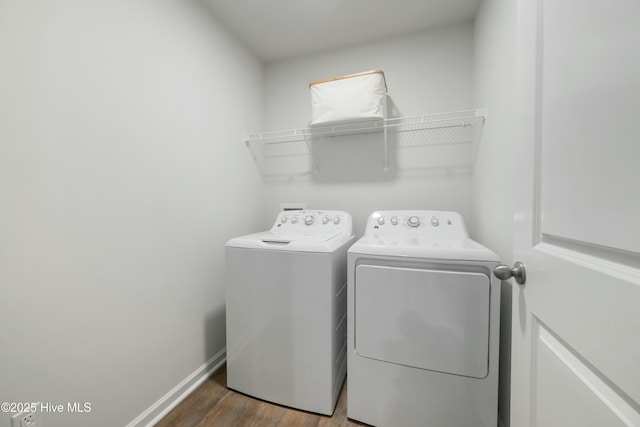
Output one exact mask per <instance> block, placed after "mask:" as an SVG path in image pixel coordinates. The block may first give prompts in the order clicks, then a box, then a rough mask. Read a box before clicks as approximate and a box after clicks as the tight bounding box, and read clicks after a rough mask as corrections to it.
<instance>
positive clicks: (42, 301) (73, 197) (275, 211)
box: [0, 0, 637, 427]
mask: <svg viewBox="0 0 640 427" xmlns="http://www.w3.org/2000/svg"><path fill="white" fill-rule="evenodd" d="M519 3H527V4H529V3H537V2H527V1H525V0H520V1H518V2H515V1H509V0H456V1H448V0H430V1H421V0H406V1H404V0H403V1H396V2H391V3H383V2H377V1H373V2H371V1H365V0H357V1H352V2H350V3H345V2H340V1H334V0H332V1H328V2H326V1H325V2H312V1H291V0H278V1H276V2H260V1H256V0H243V1H237V2H230V1H224V0H187V1H177V0H176V1H163V2H151V1H121V0H118V1H92V2H86V1H79V0H61V1H56V2H45V1H31V2H16V1H12V0H0V58H1V59H0V61H1V66H0V280H1V281H2V284H1V286H0V325H2V327H1V328H0V342H2V350H1V351H0V400H1V401H3V402H5V401H6V402H31V403H33V404H35V402H37V404H38V405H42V403H44V404H45V405H50V406H46V407H45V408H44V409H43V410H42V411H40V412H42V413H41V414H40V415H39V416H40V417H41V418H39V419H38V422H39V424H38V425H42V426H44V427H55V426H65V427H80V426H85V425H92V426H138V425H140V426H142V425H154V424H155V423H156V422H159V421H160V420H161V419H162V417H163V416H166V414H167V413H168V412H169V411H170V410H171V409H172V408H173V407H175V406H176V405H177V404H178V403H179V402H180V401H182V400H183V399H184V398H185V397H186V396H188V395H189V393H191V392H192V391H193V390H194V389H195V388H196V387H197V386H198V385H199V384H200V383H202V382H203V381H204V380H205V379H206V378H207V377H208V376H209V375H211V374H212V372H214V371H215V370H216V369H219V368H220V367H222V366H224V363H225V358H226V351H227V339H226V333H227V331H226V327H227V325H226V320H225V318H226V316H227V315H228V313H226V308H225V297H226V294H227V291H226V286H227V282H228V280H229V278H228V275H227V271H226V270H227V265H226V264H225V262H226V260H225V244H226V243H227V242H229V241H230V239H232V238H235V237H238V236H243V235H249V234H251V233H258V232H261V231H264V230H268V229H270V228H271V227H272V226H274V221H276V220H278V221H279V220H280V218H281V216H280V215H281V213H282V211H283V209H290V208H292V209H294V208H302V209H304V210H305V211H318V212H323V211H340V212H345V213H348V214H349V215H350V217H351V218H352V221H353V222H352V226H353V232H352V233H353V235H355V240H357V239H359V238H361V237H362V236H363V234H364V233H365V231H366V226H367V220H368V218H369V216H370V215H371V214H372V213H373V212H376V211H393V210H406V211H410V210H417V211H446V212H457V213H458V214H459V215H460V216H461V218H462V219H463V221H464V224H465V226H466V230H467V232H468V235H469V237H470V238H471V239H473V240H474V241H476V242H478V243H480V244H481V245H483V246H484V247H486V248H489V249H490V250H491V251H493V253H495V254H496V255H497V257H498V259H499V260H500V263H502V264H505V265H507V266H512V265H514V262H515V261H517V260H516V259H514V257H513V250H514V247H513V241H514V216H515V214H516V206H515V203H516V201H515V199H514V197H515V196H514V195H515V188H514V181H515V180H516V179H517V173H516V169H517V166H516V162H515V161H514V158H516V156H517V155H518V152H517V149H518V144H517V143H516V141H517V139H518V133H517V131H518V128H517V124H518V123H519V120H520V121H521V119H522V117H520V116H518V114H517V111H520V110H518V109H517V107H518V98H517V94H518V93H519V92H518V90H519V88H518V86H517V83H518V82H517V76H518V75H519V74H517V70H516V68H517V64H518V62H517V51H518V50H517V46H518V45H517V42H518V37H519V35H518V30H519V29H518V26H517V23H518V5H519ZM368 70H381V71H382V72H384V78H385V83H386V90H387V93H386V102H387V107H386V108H387V117H388V118H389V119H395V118H415V117H418V118H419V119H420V120H427V121H428V120H430V119H434V118H435V119H438V120H442V121H443V123H445V124H446V126H445V127H448V126H449V122H450V121H451V120H452V117H458V116H459V115H460V114H461V112H462V115H463V116H464V118H463V119H460V120H458V119H455V120H457V121H455V125H454V127H459V128H460V129H464V128H465V127H466V126H470V125H469V123H471V124H472V126H473V127H472V132H473V134H472V138H470V139H468V140H465V141H462V142H460V141H455V135H457V134H456V133H455V132H456V130H455V129H454V130H453V131H452V132H453V135H454V136H453V140H454V142H453V143H447V142H446V141H445V142H444V143H443V142H440V141H436V142H434V141H432V140H430V139H429V138H432V136H430V135H436V138H435V139H437V138H439V137H440V136H441V135H444V137H443V138H444V139H446V138H449V137H450V134H448V133H447V132H448V130H447V129H445V130H443V133H439V132H438V131H437V130H436V131H434V132H431V133H430V132H416V135H417V136H414V135H413V134H412V133H411V132H400V131H398V132H394V131H393V130H390V132H389V134H388V135H387V133H386V131H385V132H384V134H383V133H382V132H369V133H363V134H358V135H352V134H351V135H339V136H338V137H336V138H331V141H323V140H322V138H320V139H317V140H313V137H312V136H310V137H309V138H307V139H305V138H299V139H298V140H297V141H295V142H292V143H287V142H284V143H277V144H273V148H274V149H276V150H282V151H281V152H280V153H279V154H276V158H275V160H273V159H271V160H269V159H267V160H266V161H263V160H264V159H261V157H260V156H261V155H263V154H264V152H263V151H262V150H263V149H264V147H260V141H258V142H257V145H252V140H251V135H253V136H254V137H256V138H259V135H261V134H265V135H268V134H269V133H270V132H284V133H286V134H287V135H288V134H295V133H296V129H302V130H304V129H307V130H308V129H309V126H310V118H311V103H310V96H309V91H310V83H311V82H314V81H318V80H322V79H331V78H334V77H337V76H345V75H349V74H352V73H359V72H364V71H368ZM457 115H458V116H457ZM253 142H255V141H253ZM269 162H271V163H269ZM291 212H292V214H291V215H293V212H295V211H291ZM289 218H290V217H288V220H290V219H289ZM331 218H333V216H332V217H331ZM341 218H342V217H341ZM344 218H346V217H344ZM319 220H320V217H318V221H319ZM343 220H344V219H343ZM274 227H275V226H274ZM355 240H354V241H355ZM345 250H346V249H345ZM634 256H635V255H634ZM634 259H636V258H634ZM345 262H346V260H345ZM635 262H637V261H633V263H635ZM489 274H490V273H489ZM493 280H495V279H493ZM517 286H518V284H516V282H515V281H514V280H504V281H502V282H501V285H500V287H499V289H500V297H501V298H500V300H501V301H500V351H499V359H500V370H499V388H498V390H499V391H498V402H499V403H498V408H499V409H498V408H496V411H498V410H499V424H500V425H503V426H509V425H510V419H511V414H510V398H511V366H510V361H511V333H512V330H511V324H512V304H511V301H512V293H513V292H515V289H517ZM348 369H349V368H347V378H349V373H348ZM622 389H624V387H622ZM625 390H626V389H625ZM630 395H631V396H632V398H630V401H633V398H634V397H633V396H635V395H634V394H633V393H630ZM58 404H61V405H64V409H65V410H63V411H55V407H56V406H55V405H58ZM71 404H73V405H76V406H73V405H71ZM87 404H88V406H87ZM68 405H69V406H68ZM78 405H79V406H78ZM83 405H84V406H83ZM631 406H632V407H633V408H635V410H637V407H636V406H633V404H632V405H631ZM72 407H73V408H76V409H78V408H79V407H83V408H85V409H87V410H84V411H82V410H75V411H72V410H71V408H72ZM25 408H26V407H25ZM38 408H40V409H42V406H38ZM52 408H54V410H52ZM16 409H18V407H17V406H16ZM13 412H29V411H28V410H27V411H22V410H17V411H13V410H12V411H5V410H4V408H3V413H1V414H0V425H2V426H9V425H12V426H13V425H14V424H11V420H12V415H13ZM17 425H20V424H17ZM23 425H27V424H23ZM28 425H31V424H28ZM189 425H191V424H189ZM203 425H204V424H203ZM207 425H208V424H207ZM211 425H216V424H211ZM229 425H232V424H229ZM478 425H484V424H478Z"/></svg>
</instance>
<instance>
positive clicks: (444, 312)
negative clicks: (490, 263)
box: [355, 265, 491, 378]
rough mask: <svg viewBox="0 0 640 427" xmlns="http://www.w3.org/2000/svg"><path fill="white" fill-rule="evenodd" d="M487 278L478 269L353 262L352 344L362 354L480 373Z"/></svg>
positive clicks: (485, 359)
mask: <svg viewBox="0 0 640 427" xmlns="http://www.w3.org/2000/svg"><path fill="white" fill-rule="evenodd" d="M490 285H491V283H490V281H489V278H488V277H487V276H486V275H484V274H481V273H464V272H454V271H436V270H419V269H412V268H395V267H382V266H372V265H360V266H358V267H357V268H356V279H355V347H356V352H357V353H358V354H359V355H360V356H363V357H369V358H372V359H377V360H382V361H385V362H390V363H396V364H401V365H405V366H410V367H416V368H420V369H428V370H432V371H438V372H445V373H450V374H456V375H463V376H469V377H474V378H484V377H486V376H487V372H488V369H489V314H490V307H489V305H490V303H489V301H490Z"/></svg>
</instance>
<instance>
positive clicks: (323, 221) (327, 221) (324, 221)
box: [322, 216, 329, 224]
mask: <svg viewBox="0 0 640 427" xmlns="http://www.w3.org/2000/svg"><path fill="white" fill-rule="evenodd" d="M322 223H323V224H329V217H328V216H325V217H324V218H322Z"/></svg>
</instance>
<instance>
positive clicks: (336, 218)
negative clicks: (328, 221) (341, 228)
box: [333, 216, 340, 225]
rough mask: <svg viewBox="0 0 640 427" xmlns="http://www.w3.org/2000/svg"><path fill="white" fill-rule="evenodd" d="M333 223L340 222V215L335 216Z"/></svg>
mask: <svg viewBox="0 0 640 427" xmlns="http://www.w3.org/2000/svg"><path fill="white" fill-rule="evenodd" d="M333 223H334V224H336V225H338V224H340V217H339V216H337V217H335V218H333Z"/></svg>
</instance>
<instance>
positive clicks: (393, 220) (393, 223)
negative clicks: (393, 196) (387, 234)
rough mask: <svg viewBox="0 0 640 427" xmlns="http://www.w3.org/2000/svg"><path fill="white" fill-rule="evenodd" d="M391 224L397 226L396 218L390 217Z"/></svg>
mask: <svg viewBox="0 0 640 427" xmlns="http://www.w3.org/2000/svg"><path fill="white" fill-rule="evenodd" d="M391 224H392V225H398V217H395V216H392V217H391Z"/></svg>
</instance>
